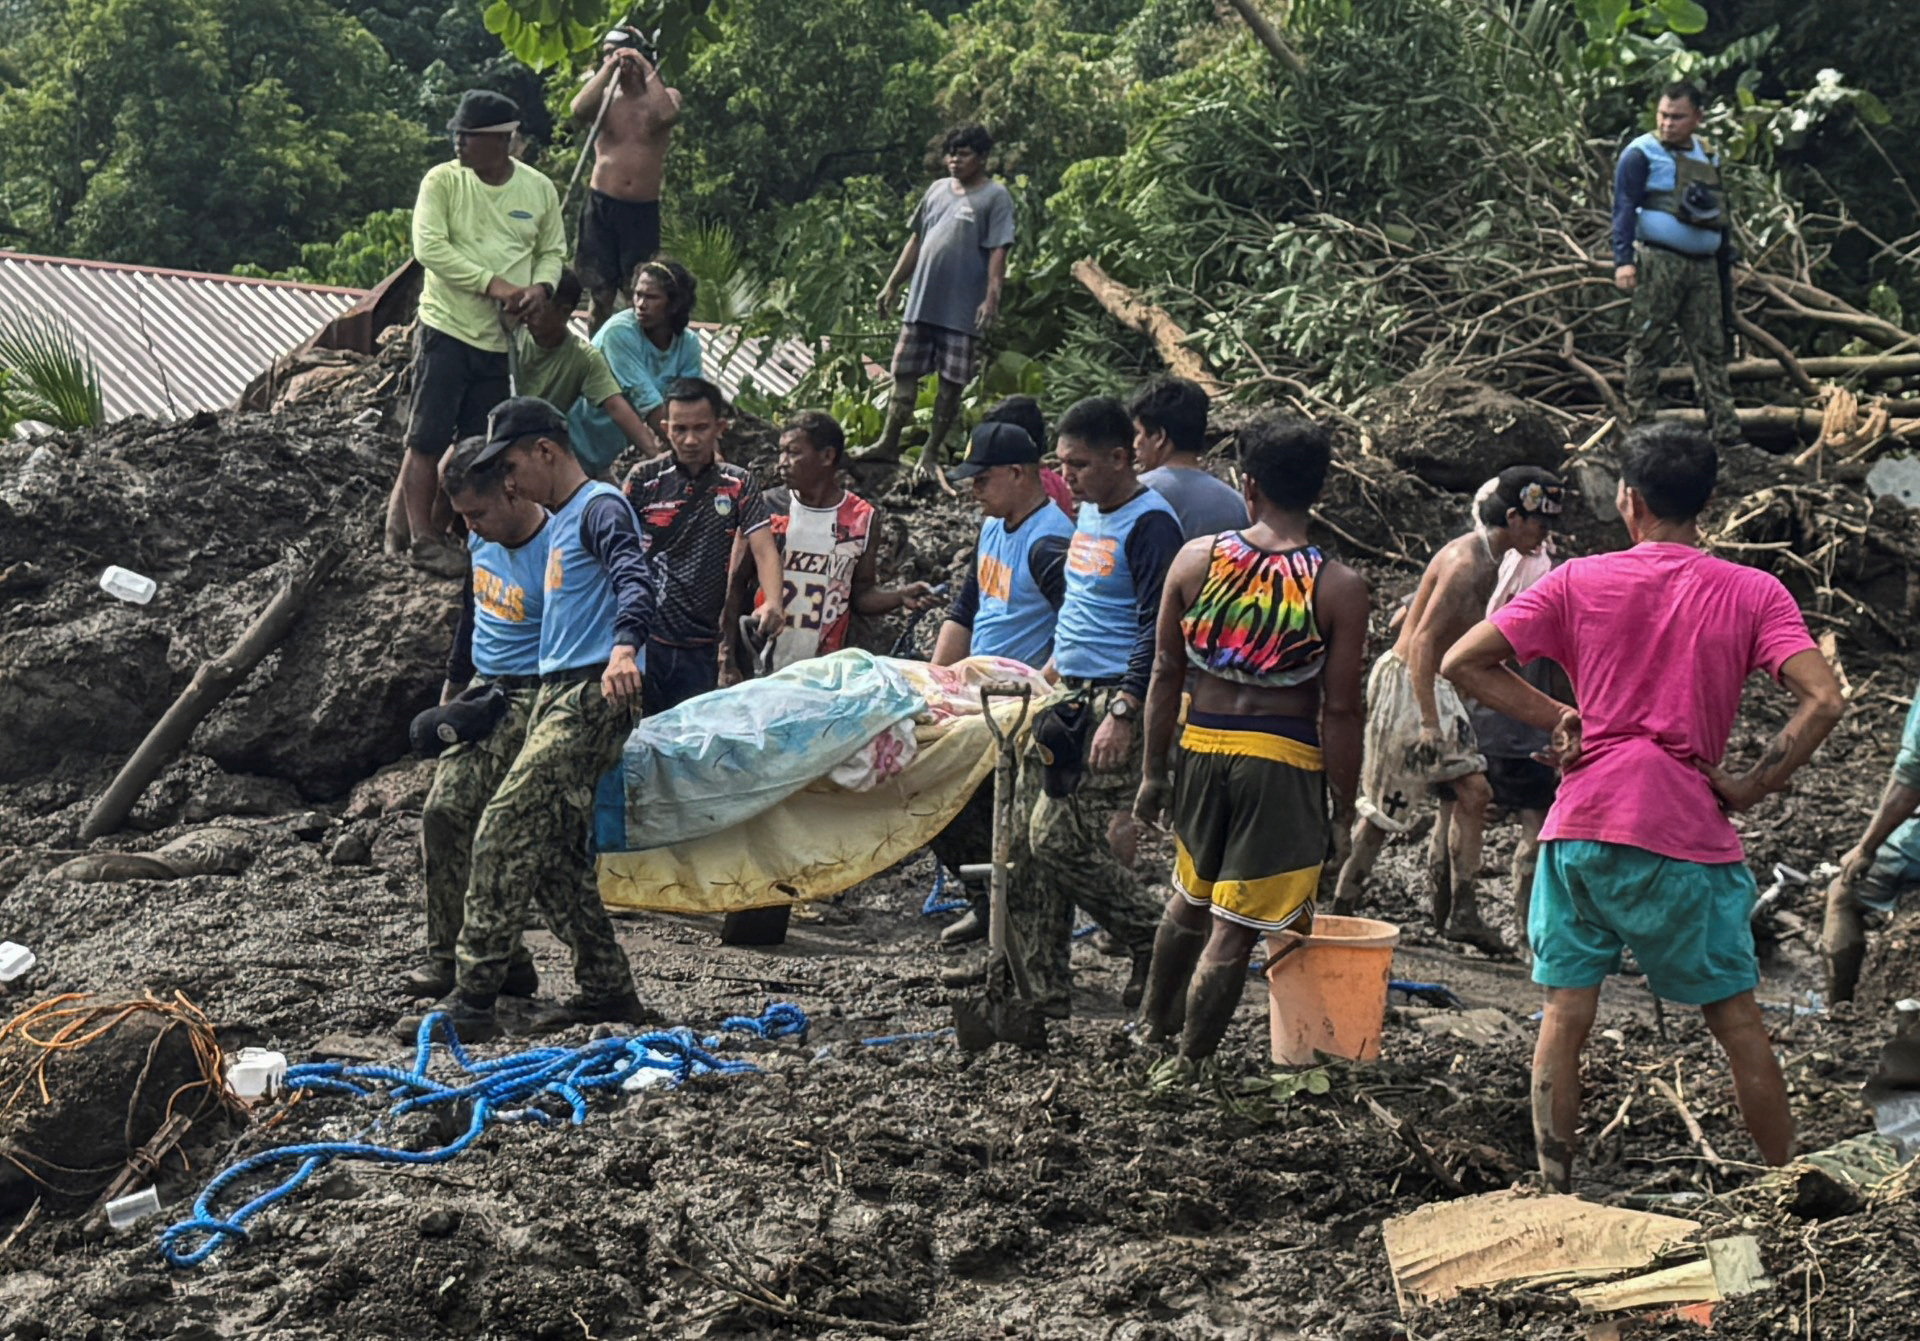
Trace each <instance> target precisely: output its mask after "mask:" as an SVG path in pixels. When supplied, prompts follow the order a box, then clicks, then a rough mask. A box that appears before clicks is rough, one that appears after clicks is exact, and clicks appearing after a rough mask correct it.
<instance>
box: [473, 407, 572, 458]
mask: <svg viewBox="0 0 1920 1341" xmlns="http://www.w3.org/2000/svg"><path fill="white" fill-rule="evenodd" d="M528 438H552V439H553V440H554V441H555V442H558V443H562V444H567V417H566V416H565V415H564V414H561V413H560V411H558V410H556V409H554V408H553V406H551V405H549V404H547V402H546V401H544V400H541V399H540V398H539V397H538V396H515V397H513V398H512V399H510V400H503V401H501V402H500V403H499V404H498V405H496V406H494V407H493V412H492V413H491V414H489V415H488V416H487V445H486V446H485V447H482V448H481V449H480V454H479V455H478V456H476V457H474V458H473V464H474V465H476V466H479V465H485V464H486V463H487V462H489V461H491V460H493V459H494V458H495V457H496V456H498V455H500V453H502V452H504V451H506V450H507V448H509V447H511V446H513V444H514V443H516V442H523V441H525V440H526V439H528ZM567 445H570V444H567Z"/></svg>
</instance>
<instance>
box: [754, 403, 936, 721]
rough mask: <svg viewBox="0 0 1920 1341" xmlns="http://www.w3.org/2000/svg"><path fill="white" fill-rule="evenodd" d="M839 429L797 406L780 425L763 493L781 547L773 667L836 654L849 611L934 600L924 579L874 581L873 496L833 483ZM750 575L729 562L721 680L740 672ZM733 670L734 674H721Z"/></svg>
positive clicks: (839, 458) (922, 605)
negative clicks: (772, 476)
mask: <svg viewBox="0 0 1920 1341" xmlns="http://www.w3.org/2000/svg"><path fill="white" fill-rule="evenodd" d="M846 454H847V436H846V433H845V432H844V431H843V430H842V429H841V427H840V424H839V422H838V421H837V420H835V419H834V417H833V416H832V415H829V414H823V413H821V412H820V411H818V410H802V411H801V412H800V413H799V414H796V415H794V416H793V418H791V419H789V420H788V421H787V425H786V427H785V428H784V429H783V430H781V433H780V475H781V478H782V479H784V480H785V481H786V483H785V485H783V486H782V487H780V488H778V489H773V490H769V491H768V493H767V494H766V504H767V516H768V519H769V521H770V523H771V525H770V526H769V528H768V529H769V531H770V533H771V534H772V536H773V542H774V544H775V545H776V546H777V547H778V548H779V550H780V561H781V574H782V593H783V598H784V602H785V608H786V616H787V617H786V623H785V624H784V625H783V626H782V627H781V628H779V629H776V630H775V631H774V634H773V637H774V644H773V665H772V669H774V670H780V669H782V668H783V667H786V666H791V665H793V664H794V663H795V662H798V661H807V660H809V659H811V658H813V657H818V656H825V655H827V654H828V653H829V652H838V651H839V650H840V649H841V648H842V647H844V646H846V642H847V630H848V629H849V628H850V627H851V626H852V623H853V616H854V615H856V614H858V615H884V614H890V613H892V612H893V611H895V610H902V609H904V610H910V611H912V610H924V609H926V608H927V607H928V606H930V605H932V604H933V603H934V602H935V601H936V600H937V599H938V598H937V597H935V596H934V594H933V588H931V587H929V586H928V585H927V584H926V583H925V582H909V583H908V584H907V585H906V586H904V587H882V586H881V585H880V584H879V579H878V577H877V574H876V571H875V565H876V563H877V561H878V560H877V558H876V556H875V554H874V549H873V540H874V536H873V521H874V514H873V504H871V503H869V502H868V501H867V500H866V499H864V498H862V497H860V495H859V494H856V493H854V492H853V490H851V489H848V488H847V487H845V486H844V485H842V484H841V483H840V468H841V465H842V463H843V462H844V461H845V459H846ZM755 577H756V574H755V572H754V570H753V568H752V567H751V566H749V565H748V564H744V563H742V564H736V565H735V566H734V571H733V578H732V582H731V591H730V592H729V594H728V604H727V613H726V614H725V616H724V617H723V618H722V619H721V621H720V632H721V635H722V636H721V641H722V643H723V645H724V647H725V652H724V654H723V656H722V658H721V666H722V679H723V680H725V681H726V682H727V683H733V682H734V681H735V680H737V679H738V678H739V675H738V673H737V670H735V669H734V668H736V667H737V664H738V663H737V658H738V655H739V643H740V630H739V614H740V612H741V611H744V610H746V609H747V608H748V604H749V602H751V601H752V600H753V586H754V580H755ZM730 670H733V671H734V673H732V674H729V673H728V672H729V671H730Z"/></svg>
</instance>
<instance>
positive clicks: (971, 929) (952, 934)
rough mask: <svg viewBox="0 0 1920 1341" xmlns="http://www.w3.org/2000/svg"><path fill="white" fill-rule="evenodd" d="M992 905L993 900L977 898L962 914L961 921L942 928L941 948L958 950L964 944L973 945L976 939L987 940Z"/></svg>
mask: <svg viewBox="0 0 1920 1341" xmlns="http://www.w3.org/2000/svg"><path fill="white" fill-rule="evenodd" d="M992 907H993V904H992V901H991V900H989V899H987V898H985V897H981V898H977V899H975V900H974V901H973V904H972V906H971V907H969V908H968V909H967V911H966V912H964V913H962V914H960V919H959V921H957V922H953V923H950V924H949V925H947V926H945V927H943V928H941V931H940V948H941V949H942V950H957V949H958V948H959V947H961V946H962V945H971V944H973V943H974V942H975V941H983V940H985V939H986V938H987V926H988V919H989V918H990V917H991V916H992V913H991V911H990V910H991V908H992Z"/></svg>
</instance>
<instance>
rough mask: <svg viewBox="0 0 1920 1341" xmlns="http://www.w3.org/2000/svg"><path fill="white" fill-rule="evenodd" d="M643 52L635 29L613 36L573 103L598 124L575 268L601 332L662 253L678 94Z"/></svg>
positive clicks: (576, 114) (579, 114)
mask: <svg viewBox="0 0 1920 1341" xmlns="http://www.w3.org/2000/svg"><path fill="white" fill-rule="evenodd" d="M644 47H645V43H643V42H642V40H641V38H640V35H639V34H638V33H637V32H634V31H633V30H632V29H630V28H615V29H613V30H611V31H610V32H608V33H607V35H606V36H605V37H603V38H601V39H600V68H599V69H598V70H597V71H595V72H594V75H593V78H591V79H589V80H588V81H587V82H586V86H585V87H583V88H582V89H581V90H580V92H579V93H577V94H575V95H574V99H573V109H572V110H573V119H574V120H575V121H577V122H578V123H579V124H580V125H582V126H591V125H593V124H594V122H595V121H596V119H597V120H598V122H599V126H600V133H599V134H598V135H597V136H595V137H594V141H593V144H592V151H593V177H592V178H591V179H590V180H589V182H588V184H587V185H588V191H587V208H586V212H585V213H584V214H582V215H581V216H580V243H579V247H578V249H577V250H576V251H575V253H574V262H573V265H574V269H576V270H578V271H579V272H580V277H581V279H582V280H584V281H585V282H586V285H587V292H588V294H589V297H590V301H591V310H592V321H593V329H594V330H596V331H598V330H599V329H600V325H601V323H602V322H604V321H606V319H607V318H608V317H610V316H612V315H613V314H614V312H615V311H616V310H617V309H618V307H620V306H622V305H624V303H625V302H626V301H627V298H628V295H629V294H630V293H631V291H632V287H631V286H632V284H633V272H634V269H635V268H636V267H638V266H640V265H642V264H644V263H645V262H647V261H650V260H652V259H653V254H654V253H655V252H657V251H659V250H660V182H661V178H662V177H664V176H665V175H666V168H667V147H668V142H669V141H670V140H671V139H672V138H673V127H674V123H675V122H677V121H678V120H679V119H680V90H679V89H672V88H668V87H667V86H666V84H665V82H664V81H663V80H662V79H661V78H660V72H659V70H657V69H656V68H654V64H653V62H652V61H651V60H649V59H648V58H647V53H646V51H645V50H644Z"/></svg>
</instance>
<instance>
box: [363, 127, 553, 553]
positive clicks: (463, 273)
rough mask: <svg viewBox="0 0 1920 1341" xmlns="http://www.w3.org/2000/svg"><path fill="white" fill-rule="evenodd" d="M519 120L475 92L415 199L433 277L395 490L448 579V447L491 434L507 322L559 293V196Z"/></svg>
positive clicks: (502, 382) (416, 232) (423, 300)
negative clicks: (522, 147)
mask: <svg viewBox="0 0 1920 1341" xmlns="http://www.w3.org/2000/svg"><path fill="white" fill-rule="evenodd" d="M519 125H520V109H519V108H518V107H516V106H515V105H514V103H513V100H512V99H511V98H505V97H502V96H501V95H500V94H498V93H490V92H487V91H486V90H484V89H474V90H471V91H469V92H468V93H467V94H466V95H465V96H464V97H462V98H461V99H460V107H459V109H458V110H457V111H456V112H455V113H454V114H453V120H452V122H451V123H449V125H448V127H447V129H448V130H449V131H451V132H452V133H453V144H454V153H455V155H456V159H455V161H454V162H452V163H442V164H440V165H438V166H437V167H434V168H432V169H430V170H429V171H428V172H427V175H426V177H425V178H424V179H423V180H422V181H421V183H420V195H419V198H418V199H417V200H416V201H415V202H414V207H413V254H414V257H415V259H417V260H418V261H419V262H420V264H421V266H422V268H424V269H425V271H426V278H425V282H424V283H423V284H422V286H421V290H420V328H419V333H418V337H417V339H418V343H417V345H416V347H415V350H414V361H413V398H412V402H411V404H410V406H409V416H408V425H407V454H406V458H405V460H404V461H402V463H401V466H400V478H399V480H398V482H397V483H396V485H395V489H396V491H397V493H398V495H399V497H400V501H401V502H402V503H403V505H404V507H405V511H406V522H407V540H408V554H409V557H410V558H411V559H412V561H413V563H414V564H415V566H416V567H419V568H423V569H425V570H426V571H428V572H431V573H436V574H439V575H442V576H460V575H462V574H464V573H465V572H466V566H467V565H466V551H465V549H464V548H463V547H461V546H459V545H457V544H455V543H453V541H452V540H451V538H450V537H449V536H447V535H446V534H445V531H446V529H447V527H446V525H445V524H444V523H443V524H441V525H438V526H436V525H435V514H436V512H439V511H442V508H441V507H440V506H439V505H438V499H439V491H440V484H439V478H438V475H437V463H438V462H439V460H440V455H441V453H443V452H444V451H446V449H447V445H448V444H449V443H451V442H453V441H455V440H456V439H458V438H464V437H470V436H472V435H474V434H477V433H484V432H485V431H486V426H487V412H488V411H489V410H491V409H492V408H493V407H494V406H495V405H497V404H499V403H500V402H501V401H503V400H505V399H506V398H507V396H508V395H509V394H510V392H509V388H508V385H507V381H508V377H507V330H508V327H509V325H510V324H511V323H512V322H513V321H516V320H518V319H520V318H522V317H524V316H525V315H526V314H527V313H528V312H529V311H531V310H532V308H533V307H534V305H535V304H537V303H541V302H544V301H545V300H546V299H547V298H549V297H551V296H552V293H553V288H554V285H555V284H557V283H558V282H559V279H560V269H561V265H562V261H563V259H564V257H565V253H566V239H565V232H564V230H563V229H562V227H561V224H560V197H559V193H558V192H556V191H555V190H554V189H553V183H552V182H551V181H549V180H547V178H546V177H545V176H543V175H542V174H541V173H538V172H536V171H534V170H533V169H532V168H530V167H528V166H527V165H526V164H524V163H521V162H518V161H517V160H515V159H514V157H513V155H512V152H511V150H512V145H513V133H514V131H515V130H517V129H518V128H519ZM448 520H450V516H449V517H448Z"/></svg>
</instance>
